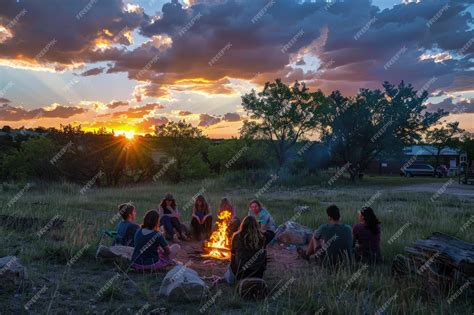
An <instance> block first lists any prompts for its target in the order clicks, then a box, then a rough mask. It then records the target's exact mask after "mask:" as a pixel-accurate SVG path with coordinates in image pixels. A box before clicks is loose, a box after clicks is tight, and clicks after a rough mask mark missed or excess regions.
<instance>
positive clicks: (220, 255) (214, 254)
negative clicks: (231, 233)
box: [202, 210, 232, 260]
mask: <svg viewBox="0 0 474 315" xmlns="http://www.w3.org/2000/svg"><path fill="white" fill-rule="evenodd" d="M231 219H232V212H230V211H228V210H222V211H221V212H219V215H218V216H217V221H216V225H217V228H216V230H215V231H214V232H212V234H211V237H210V238H209V240H207V241H205V242H204V246H203V252H204V253H203V254H202V256H203V257H208V258H214V259H221V260H230V246H231V243H230V242H231V240H230V239H229V237H228V235H227V227H228V225H229V222H230V220H231Z"/></svg>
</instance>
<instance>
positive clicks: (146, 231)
mask: <svg viewBox="0 0 474 315" xmlns="http://www.w3.org/2000/svg"><path fill="white" fill-rule="evenodd" d="M159 229H160V215H159V214H158V212H157V211H156V210H150V211H148V212H147V213H146V214H145V218H144V219H143V225H142V228H141V229H139V230H138V231H137V233H136V234H135V249H134V251H133V255H132V265H131V267H132V268H133V269H135V270H159V269H163V268H165V267H167V266H169V265H171V264H172V263H173V260H172V259H173V258H174V257H176V254H177V253H178V250H179V245H177V244H173V245H171V246H168V242H166V240H165V238H164V237H163V235H162V234H161V233H160V232H159Z"/></svg>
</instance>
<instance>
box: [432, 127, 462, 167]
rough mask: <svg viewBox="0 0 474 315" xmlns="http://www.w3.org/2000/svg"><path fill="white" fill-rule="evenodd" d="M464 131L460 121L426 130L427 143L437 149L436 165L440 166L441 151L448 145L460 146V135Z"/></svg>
mask: <svg viewBox="0 0 474 315" xmlns="http://www.w3.org/2000/svg"><path fill="white" fill-rule="evenodd" d="M463 132H464V130H463V129H461V128H459V122H457V121H456V122H450V123H447V124H446V125H445V126H442V127H441V128H432V129H429V130H427V132H426V143H427V144H430V145H432V146H433V147H435V149H436V166H435V167H438V166H439V160H440V156H441V151H443V149H445V148H448V147H459V146H460V144H461V141H460V137H461V135H462V133H463Z"/></svg>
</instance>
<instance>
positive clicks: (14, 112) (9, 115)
mask: <svg viewBox="0 0 474 315" xmlns="http://www.w3.org/2000/svg"><path fill="white" fill-rule="evenodd" d="M85 112H87V109H84V108H82V107H74V106H71V107H66V106H60V105H54V106H52V107H51V108H38V109H33V110H26V109H24V108H21V107H13V106H10V105H3V106H0V120H3V121H20V120H28V119H41V118H69V117H71V116H74V115H77V114H82V113H85Z"/></svg>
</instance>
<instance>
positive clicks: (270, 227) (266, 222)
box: [249, 200, 276, 245]
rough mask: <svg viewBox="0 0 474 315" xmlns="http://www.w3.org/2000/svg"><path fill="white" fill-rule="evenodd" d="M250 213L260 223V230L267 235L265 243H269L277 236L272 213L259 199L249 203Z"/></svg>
mask: <svg viewBox="0 0 474 315" xmlns="http://www.w3.org/2000/svg"><path fill="white" fill-rule="evenodd" d="M249 208H250V210H249V215H250V216H254V217H255V218H256V219H257V222H258V223H259V224H260V230H261V232H262V233H263V235H264V236H265V245H268V243H270V242H271V241H272V240H273V238H274V237H275V231H276V225H275V221H274V220H273V217H272V215H271V214H270V212H268V210H267V209H265V208H263V207H262V204H261V203H260V202H259V201H257V200H252V201H251V202H250V204H249Z"/></svg>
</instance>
